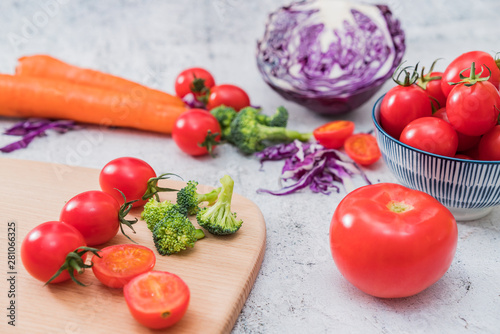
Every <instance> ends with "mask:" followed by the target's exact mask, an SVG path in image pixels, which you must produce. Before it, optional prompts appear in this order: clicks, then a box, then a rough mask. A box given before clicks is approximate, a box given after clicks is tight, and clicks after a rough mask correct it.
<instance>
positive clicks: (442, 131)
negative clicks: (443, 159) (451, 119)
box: [399, 117, 458, 157]
mask: <svg viewBox="0 0 500 334" xmlns="http://www.w3.org/2000/svg"><path fill="white" fill-rule="evenodd" d="M399 140H400V141H401V142H402V143H404V144H406V145H409V146H411V147H415V148H418V149H419V150H422V151H426V152H429V153H434V154H439V155H444V156H447V157H452V156H454V155H455V153H457V147H458V135H457V132H456V131H455V129H453V127H452V126H451V124H450V123H448V122H446V121H444V120H442V119H440V118H437V117H421V118H417V119H416V120H413V121H411V122H410V123H409V124H408V125H407V126H406V127H405V128H404V129H403V132H401V137H400V138H399Z"/></svg>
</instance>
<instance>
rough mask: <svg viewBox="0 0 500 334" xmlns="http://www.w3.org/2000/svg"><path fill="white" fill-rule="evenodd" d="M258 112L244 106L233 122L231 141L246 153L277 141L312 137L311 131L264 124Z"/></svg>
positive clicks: (303, 139) (253, 151)
mask: <svg viewBox="0 0 500 334" xmlns="http://www.w3.org/2000/svg"><path fill="white" fill-rule="evenodd" d="M258 114H259V110H257V109H255V108H251V107H247V108H243V109H241V110H240V111H239V112H238V113H237V114H236V116H235V117H234V119H233V121H232V122H231V134H230V136H231V142H232V143H233V144H234V145H235V146H236V147H238V148H239V149H240V151H241V152H242V153H244V154H252V153H255V152H259V151H262V150H263V149H265V148H266V147H267V146H269V145H272V144H273V143H277V142H278V143H279V142H291V141H293V140H295V139H298V140H300V141H307V140H309V138H311V133H300V132H297V131H293V130H288V129H287V128H284V127H276V126H267V125H263V124H261V123H259V121H258V117H257V115H258Z"/></svg>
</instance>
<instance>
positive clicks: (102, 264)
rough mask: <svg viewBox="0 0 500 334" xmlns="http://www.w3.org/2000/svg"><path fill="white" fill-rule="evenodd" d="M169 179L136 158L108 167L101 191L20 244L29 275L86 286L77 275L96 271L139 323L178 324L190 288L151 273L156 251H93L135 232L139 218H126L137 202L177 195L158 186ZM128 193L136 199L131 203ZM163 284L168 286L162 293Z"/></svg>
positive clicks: (130, 247) (73, 202)
mask: <svg viewBox="0 0 500 334" xmlns="http://www.w3.org/2000/svg"><path fill="white" fill-rule="evenodd" d="M166 175H169V174H162V175H160V176H159V177H157V176H156V174H155V172H154V170H153V168H151V166H150V165H149V164H147V163H146V162H145V161H143V160H140V159H136V158H131V157H123V158H118V159H115V160H112V161H111V162H109V163H108V164H106V166H105V167H104V168H103V169H102V170H101V173H100V176H99V182H100V185H101V188H102V191H98V190H90V191H85V192H82V193H80V194H77V195H76V196H74V197H73V198H71V199H70V200H68V201H67V202H66V204H65V205H64V206H63V208H62V210H61V213H60V217H59V220H57V221H49V222H45V223H42V224H40V225H38V226H36V227H35V228H34V229H32V230H31V231H30V232H29V233H28V234H27V235H26V237H25V238H24V240H23V242H22V244H21V260H22V262H23V265H24V267H25V268H26V270H27V271H28V273H29V274H30V275H32V276H33V277H34V278H36V279H38V280H41V281H44V282H46V283H59V282H63V281H66V280H68V279H70V278H71V279H73V281H75V282H76V283H77V284H80V285H84V284H83V283H81V282H80V281H78V280H77V279H76V277H75V276H76V275H77V274H82V273H83V272H84V269H86V268H92V271H93V273H94V275H95V277H96V278H97V279H98V280H99V281H100V282H101V283H102V284H104V285H106V286H109V287H111V288H123V289H124V296H125V300H126V303H127V305H128V307H129V310H130V312H131V314H132V316H133V317H134V318H135V319H136V320H137V321H138V322H140V323H141V324H143V325H145V326H148V327H150V328H166V327H169V326H171V325H173V324H175V323H176V322H177V321H179V320H180V319H181V318H182V316H183V315H184V313H185V312H186V309H187V307H188V303H189V289H188V287H187V285H186V284H185V283H184V281H182V279H181V278H179V277H178V276H176V275H174V274H171V273H168V272H161V271H152V270H153V267H154V266H155V263H156V257H155V254H154V252H153V251H152V250H151V249H149V248H147V247H144V246H140V245H136V244H118V245H112V246H108V247H105V248H103V249H100V250H99V249H96V248H91V247H88V246H97V245H102V244H105V243H106V242H108V241H110V240H111V239H112V238H113V237H114V236H115V235H116V234H117V232H118V230H119V229H120V225H121V224H126V225H128V226H129V227H130V228H132V224H134V223H135V222H136V221H137V219H135V220H126V219H125V217H126V216H127V214H128V212H129V211H130V209H131V208H132V203H139V204H140V205H142V204H144V202H139V201H140V200H142V199H143V197H144V196H155V195H156V196H157V193H158V192H159V191H168V190H172V189H168V188H160V187H158V186H157V182H158V180H160V179H162V178H164V176H166ZM118 190H119V191H118ZM123 194H127V195H129V196H130V197H131V198H133V200H132V201H129V202H127V199H126V196H125V195H123ZM118 196H120V197H121V198H118ZM118 200H121V203H119V202H118ZM132 230H133V228H132ZM122 232H123V229H122ZM134 233H135V231H134ZM124 234H125V233H124ZM88 252H91V253H93V254H94V255H93V257H92V261H91V264H88V263H86V260H87V256H88ZM159 284H167V285H166V286H162V287H161V288H159ZM167 311H168V312H169V313H168V314H166V313H165V312H167Z"/></svg>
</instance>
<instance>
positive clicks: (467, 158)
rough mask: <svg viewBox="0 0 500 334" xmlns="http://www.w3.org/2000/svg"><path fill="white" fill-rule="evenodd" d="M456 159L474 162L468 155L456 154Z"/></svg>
mask: <svg viewBox="0 0 500 334" xmlns="http://www.w3.org/2000/svg"><path fill="white" fill-rule="evenodd" d="M455 158H457V159H464V160H472V158H471V157H469V156H468V155H465V154H462V153H459V154H456V155H455Z"/></svg>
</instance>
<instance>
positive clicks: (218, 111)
mask: <svg viewBox="0 0 500 334" xmlns="http://www.w3.org/2000/svg"><path fill="white" fill-rule="evenodd" d="M210 113H211V114H212V115H214V117H215V118H216V119H217V121H218V122H219V125H220V130H221V139H222V140H227V141H230V133H231V122H232V121H233V119H234V117H236V110H234V109H233V108H231V107H226V106H225V105H221V106H219V107H216V108H213V109H212V110H210Z"/></svg>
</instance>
